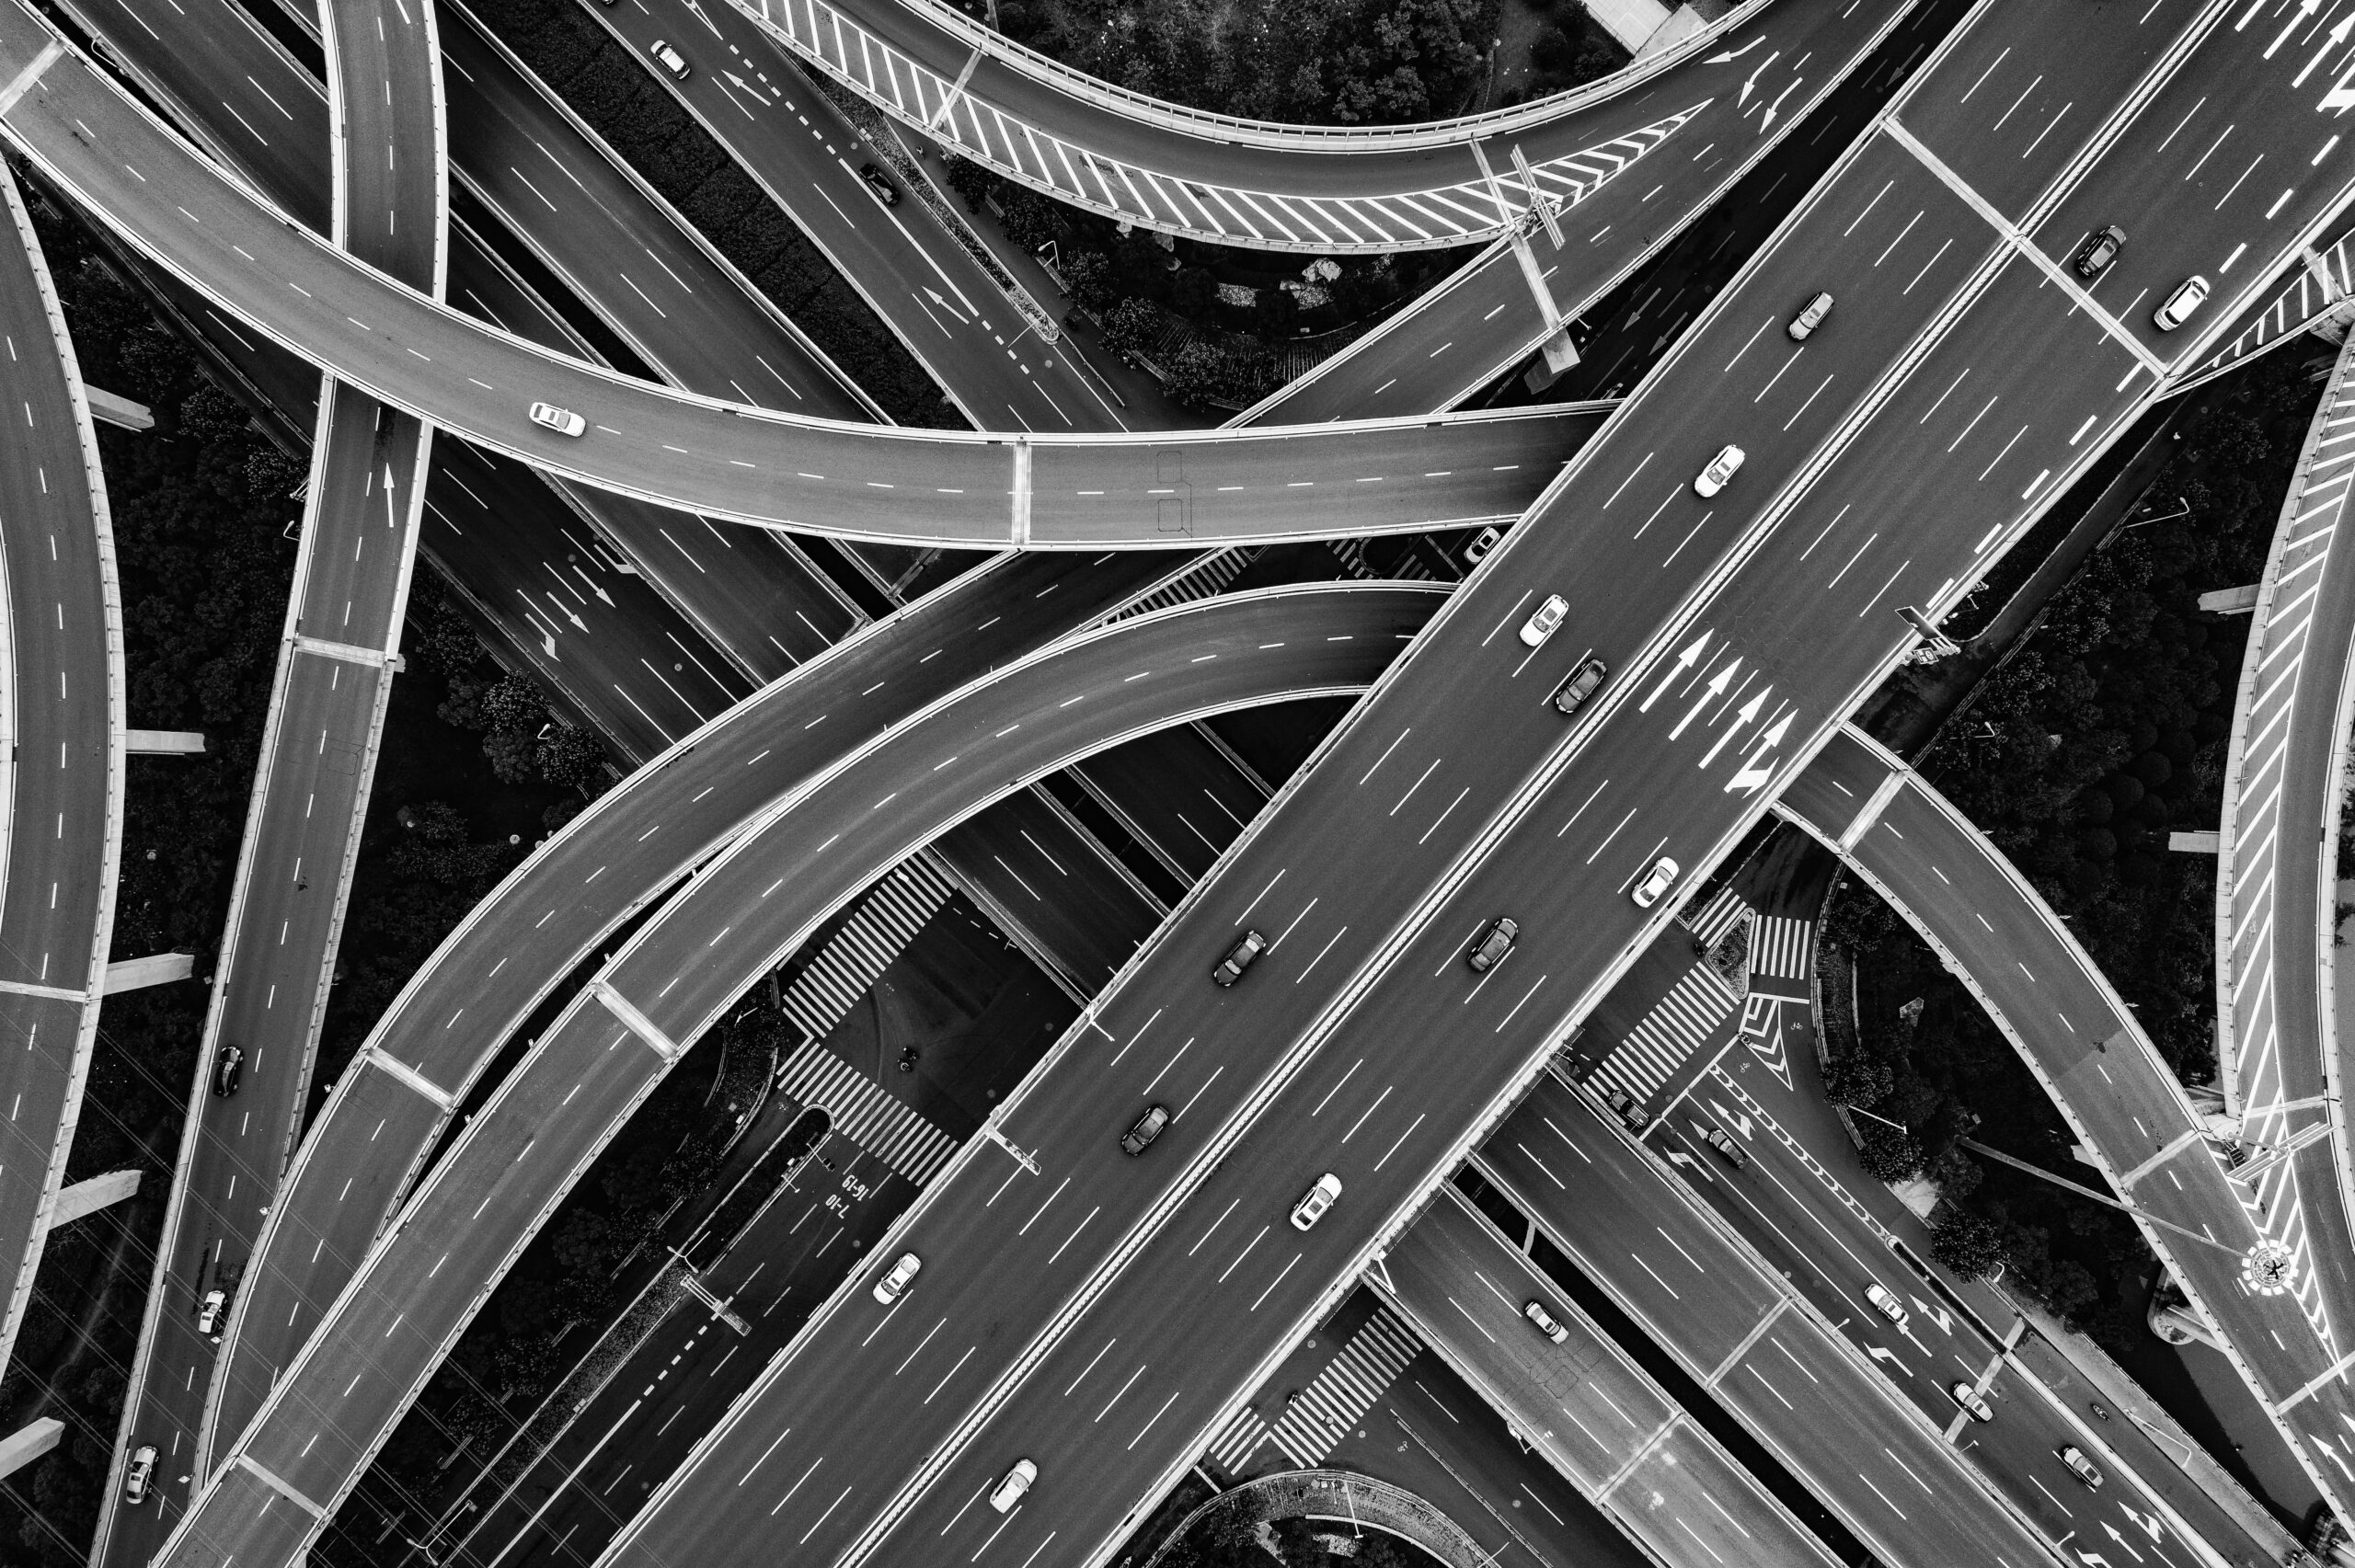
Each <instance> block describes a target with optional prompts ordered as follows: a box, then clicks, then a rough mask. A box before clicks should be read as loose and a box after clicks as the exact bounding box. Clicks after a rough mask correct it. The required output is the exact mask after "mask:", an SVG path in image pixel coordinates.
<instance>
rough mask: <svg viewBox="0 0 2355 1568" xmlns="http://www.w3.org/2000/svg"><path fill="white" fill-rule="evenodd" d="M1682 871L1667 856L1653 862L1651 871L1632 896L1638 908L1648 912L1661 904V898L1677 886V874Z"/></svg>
mask: <svg viewBox="0 0 2355 1568" xmlns="http://www.w3.org/2000/svg"><path fill="white" fill-rule="evenodd" d="M1680 869H1681V868H1680V867H1679V866H1678V865H1677V864H1676V863H1675V862H1674V861H1672V860H1671V859H1669V858H1668V856H1666V855H1662V856H1660V858H1659V859H1658V860H1656V861H1654V862H1652V868H1651V870H1649V871H1648V872H1646V873H1645V874H1644V879H1643V880H1642V881H1641V882H1638V883H1637V884H1636V890H1635V892H1634V894H1632V895H1631V897H1633V898H1635V900H1636V908H1637V909H1639V910H1648V909H1650V908H1651V907H1652V906H1653V905H1654V904H1657V903H1659V902H1660V895H1661V894H1662V893H1665V892H1667V891H1668V890H1669V888H1671V887H1674V886H1675V884H1676V874H1677V872H1678V870H1680Z"/></svg>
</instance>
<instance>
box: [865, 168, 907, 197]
mask: <svg viewBox="0 0 2355 1568" xmlns="http://www.w3.org/2000/svg"><path fill="white" fill-rule="evenodd" d="M858 177H859V178H860V179H861V180H863V181H865V182H866V185H867V189H869V190H871V191H873V192H875V199H876V200H878V201H880V202H882V203H883V205H885V206H886V207H897V206H898V205H899V204H900V188H899V187H898V186H896V185H893V184H892V183H891V181H890V177H889V176H887V175H885V174H884V172H883V171H882V170H881V169H879V168H877V167H876V166H874V165H873V164H861V165H859V166H858Z"/></svg>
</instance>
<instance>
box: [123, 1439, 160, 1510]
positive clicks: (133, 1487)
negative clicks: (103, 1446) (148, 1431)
mask: <svg viewBox="0 0 2355 1568" xmlns="http://www.w3.org/2000/svg"><path fill="white" fill-rule="evenodd" d="M154 1480H155V1444H153V1443H142V1444H140V1445H139V1447H138V1448H134V1449H132V1453H131V1463H130V1464H129V1465H128V1466H126V1467H125V1468H124V1470H123V1472H122V1500H123V1501H124V1502H126V1503H129V1504H132V1505H138V1504H141V1503H144V1502H145V1501H147V1487H148V1483H149V1482H153V1481H154Z"/></svg>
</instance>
